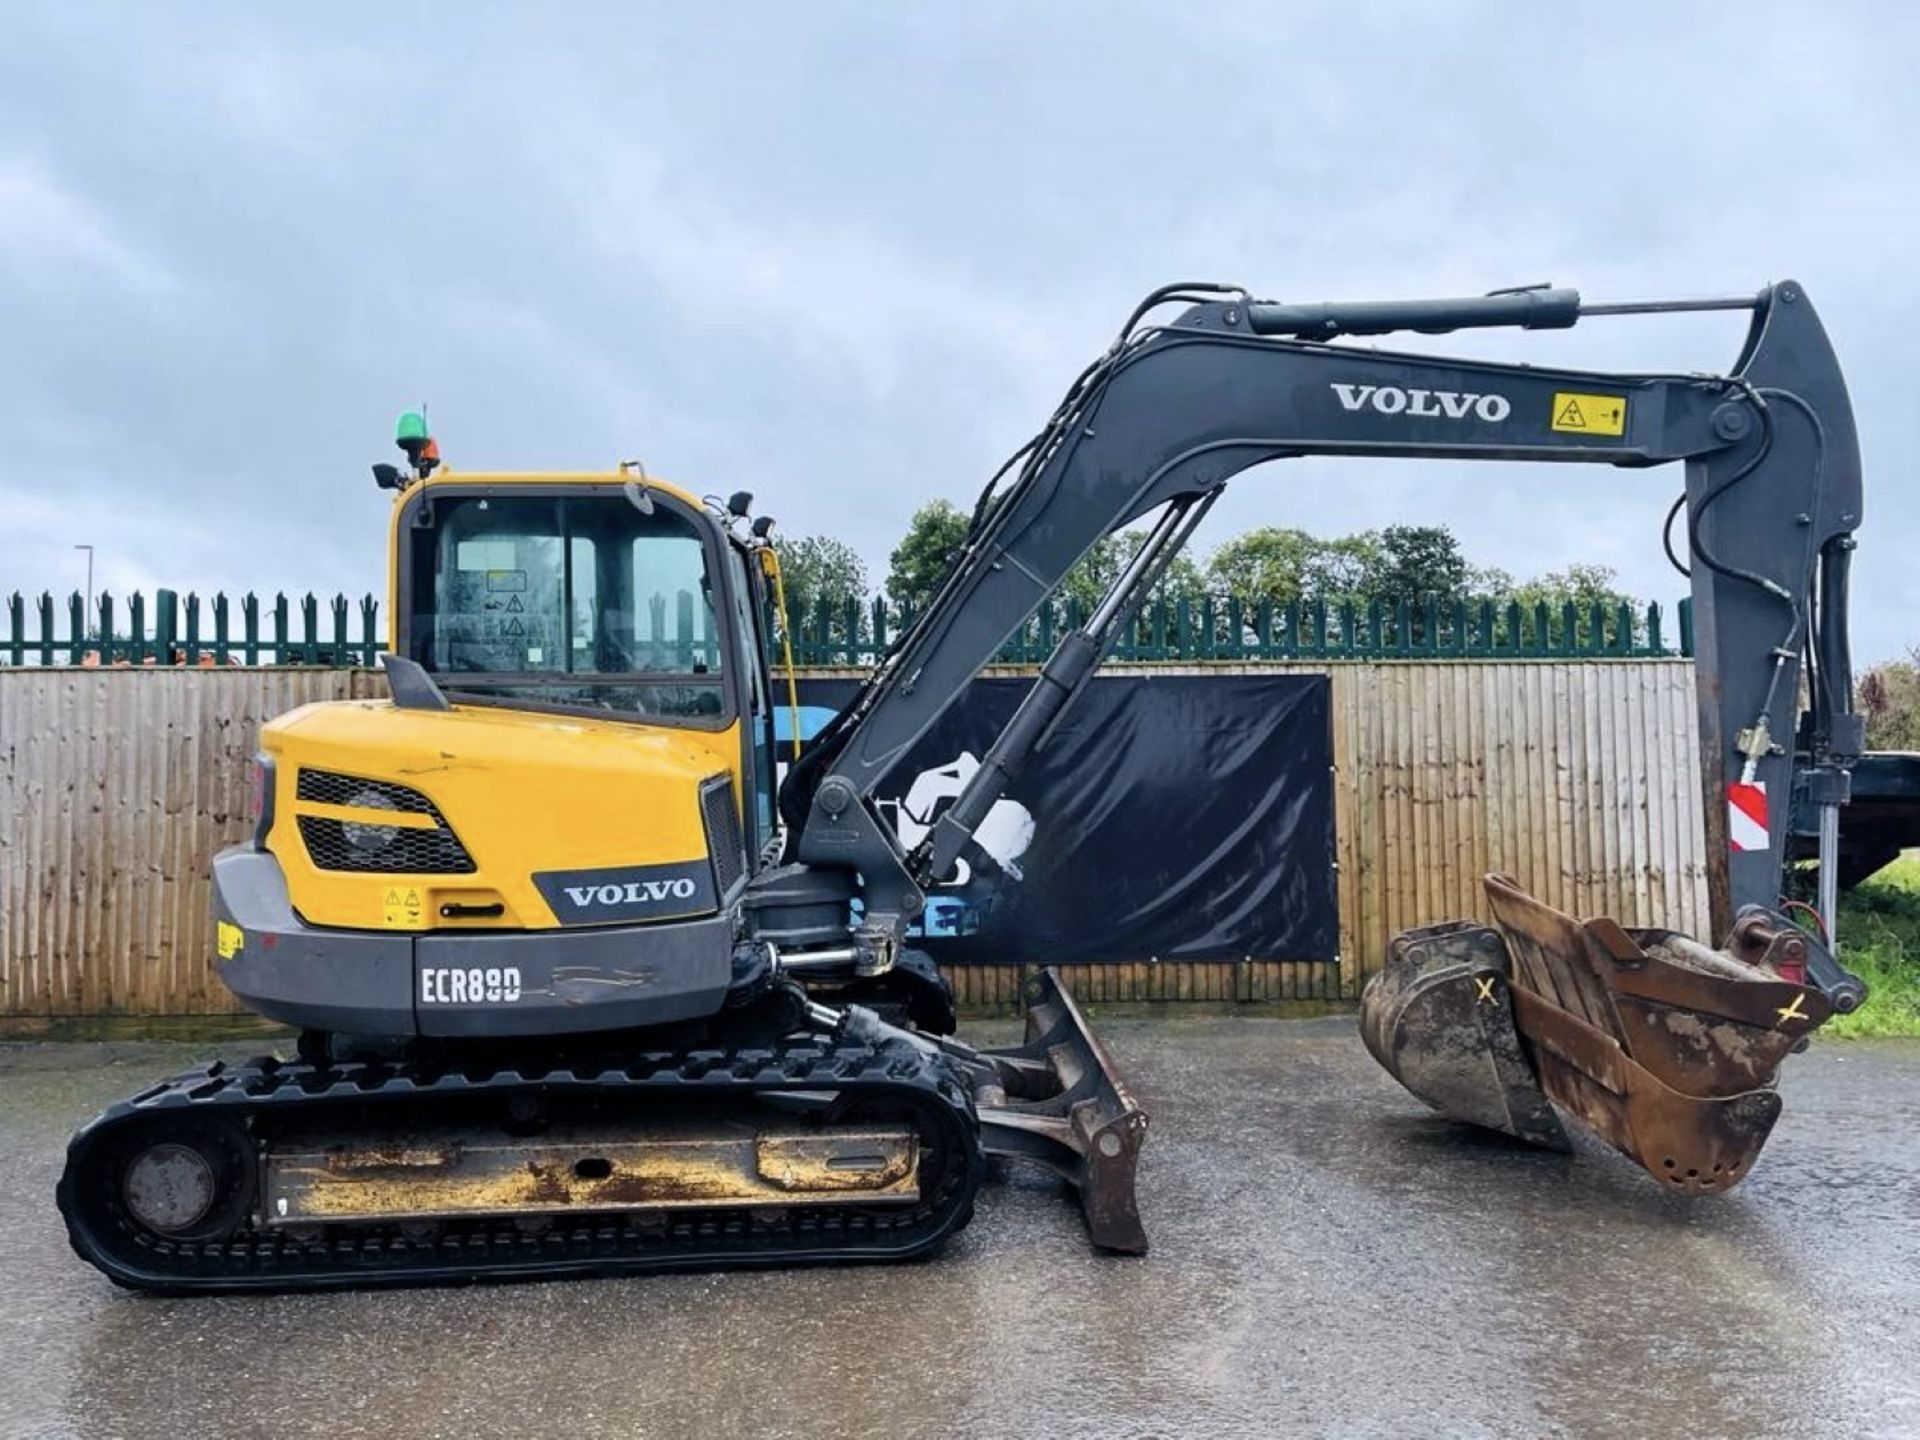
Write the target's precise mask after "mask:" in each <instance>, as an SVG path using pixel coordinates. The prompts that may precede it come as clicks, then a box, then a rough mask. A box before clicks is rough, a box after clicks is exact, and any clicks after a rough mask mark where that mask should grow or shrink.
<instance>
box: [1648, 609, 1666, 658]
mask: <svg viewBox="0 0 1920 1440" xmlns="http://www.w3.org/2000/svg"><path fill="white" fill-rule="evenodd" d="M1647 653H1648V654H1649V655H1664V654H1666V653H1667V647H1666V645H1665V644H1663V643H1662V642H1661V639H1660V605H1659V602H1657V601H1655V602H1652V603H1650V604H1648V606H1647Z"/></svg>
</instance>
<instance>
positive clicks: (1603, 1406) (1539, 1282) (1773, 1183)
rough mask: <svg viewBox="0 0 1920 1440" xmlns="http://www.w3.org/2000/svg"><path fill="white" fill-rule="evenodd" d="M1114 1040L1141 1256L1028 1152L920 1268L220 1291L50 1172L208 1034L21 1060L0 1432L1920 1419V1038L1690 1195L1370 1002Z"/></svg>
mask: <svg viewBox="0 0 1920 1440" xmlns="http://www.w3.org/2000/svg"><path fill="white" fill-rule="evenodd" d="M1098 1024H1099V1028H1100V1029H1101V1031H1102V1033H1103V1034H1105V1035H1106V1036H1107V1037H1108V1039H1109V1043H1110V1045H1111V1048H1112V1049H1113V1051H1114V1053H1115V1055H1116V1057H1117V1059H1118V1061H1119V1063H1120V1064H1121V1065H1122V1067H1123V1068H1124V1069H1125V1070H1126V1071H1127V1073H1128V1074H1129V1076H1130V1078H1131V1079H1132V1080H1133V1082H1134V1087H1135V1089H1136V1090H1137V1091H1138V1092H1139V1093H1140V1095H1141V1097H1142V1099H1143V1101H1144V1103H1145V1104H1146V1105H1147V1106H1148V1108H1149V1109H1150V1110H1151V1111H1152V1113H1153V1116H1154V1129H1153V1133H1152V1135H1151V1137H1150V1139H1149V1141H1148V1145H1147V1150H1146V1152H1145V1155H1144V1156H1143V1158H1142V1162H1141V1177H1140V1185H1141V1208H1142V1210H1143V1212H1144V1214H1145V1217H1146V1222H1147V1228H1148V1231H1149V1233H1150V1234H1151V1236H1152V1239H1153V1245H1154V1250H1153V1253H1152V1254H1151V1255H1150V1256H1148V1257H1146V1258H1145V1259H1139V1260H1128V1259H1116V1258H1109V1257H1102V1256H1099V1255H1095V1254H1093V1253H1091V1252H1090V1251H1089V1249H1088V1247H1087V1245H1086V1243H1085V1240H1084V1238H1083V1235H1082V1233H1081V1230H1080V1222H1079V1215H1078V1212H1077V1211H1076V1210H1075V1209H1074V1208H1073V1207H1072V1205H1071V1204H1070V1203H1069V1202H1068V1201H1067V1200H1066V1199H1064V1198H1062V1194H1061V1192H1060V1191H1059V1190H1058V1189H1057V1188H1056V1187H1055V1186H1054V1184H1053V1183H1052V1182H1050V1181H1048V1180H1046V1179H1045V1178H1043V1177H1039V1176H1035V1177H1032V1178H1028V1177H1026V1176H1024V1175H1016V1176H1014V1177H1012V1178H1011V1179H1010V1180H1009V1181H1008V1182H1007V1183H1004V1184H1001V1185H999V1186H996V1187H995V1188H993V1189H992V1190H990V1191H989V1192H988V1193H987V1194H986V1195H985V1197H984V1200H983V1203H982V1205H981V1207H980V1211H979V1214H978V1215H977V1217H976V1218H975V1220H974V1223H973V1225H972V1226H971V1228H969V1229H968V1230H967V1231H966V1232H964V1233H963V1234H962V1235H961V1236H960V1237H959V1238H958V1240H957V1241H956V1242H955V1243H954V1244H952V1245H951V1246H950V1247H949V1248H948V1249H947V1251H946V1252H945V1253H944V1254H943V1255H942V1256H941V1257H940V1258H939V1259H937V1260H933V1261H931V1262H927V1263H923V1264H917V1265H908V1266H901V1267H884V1268H851V1269H840V1270H796V1271H785V1272H776V1273H771V1274H734V1275H726V1274H710V1275H681V1276H669V1277H656V1278H645V1279H634V1280H614V1281H606V1280H600V1281H580V1282H570V1283H561V1284H540V1285H509V1286H487V1287H473V1288H466V1289H456V1290H429V1291H387V1292H381V1293H374V1294H357V1295H353V1294H349V1295H326V1296H306V1297H302V1296H280V1297H264V1298H261V1297H244V1298H230V1299H207V1300H154V1299H148V1298H143V1297H140V1296H136V1295H131V1294H127V1293H123V1292H121V1291H118V1290H116V1289H115V1288H114V1287H113V1286H112V1285H111V1284H110V1283H109V1282H108V1281H107V1280H105V1279H104V1278H103V1277H101V1276H100V1275H98V1274H96V1273H95V1272H94V1271H92V1270H90V1269H88V1268H87V1267H85V1266H84V1265H82V1264H81V1262H80V1261H78V1260H77V1259H75V1258H74V1257H73V1255H72V1254H71V1252H70V1251H69V1250H68V1249H67V1246H66V1239H65V1235H64V1232H63V1230H62V1229H61V1226H60V1223H59V1220H58V1217H57V1216H56V1214H55V1212H54V1209H53V1198H52V1197H53V1186H54V1180H55V1176H56V1173H57V1169H58V1166H59V1164H60V1160H61V1154H62V1150H63V1147H64V1144H65V1140H66V1136H67V1134H68V1132H69V1130H70V1129H71V1128H72V1127H73V1126H74V1125H75V1124H77V1123H78V1122H80V1121H81V1120H84V1119H85V1118H87V1116H89V1115H90V1114H91V1113H92V1112H93V1111H94V1110H95V1109H97V1108H98V1107H99V1106H100V1105H102V1104H103V1103H104V1102H106V1101H108V1100H109V1099H112V1098H115V1097H117V1096H119V1095H122V1094H125V1093H128V1092H130V1091H132V1090H135V1089H137V1088H139V1087H140V1086H142V1085H144V1084H145V1083H146V1082H147V1081H148V1080H150V1079H153V1078H157V1077H159V1076H160V1075H162V1074H165V1073H168V1072H170V1071H172V1070H174V1069H177V1068H180V1067H181V1066H182V1065H184V1064H186V1063H188V1062H189V1061H191V1060H195V1059H200V1058H205V1057H204V1055H202V1054H196V1053H195V1052H194V1051H193V1050H192V1049H190V1048H187V1047H177V1046H162V1045H140V1046H132V1045H119V1046H111V1047H108V1046H98V1045H64V1046H62V1045H10V1046H0V1175H4V1176H5V1179H4V1182H0V1435H5V1436H9V1437H11V1436H34V1437H42V1436H45V1437H62V1436H85V1437H108V1436H115V1437H117V1436H129V1437H131V1436H166V1437H197V1436H255V1435H260V1436H266V1435H272V1436H304V1435H325V1436H328V1437H349V1436H360V1435H367V1436H374V1435H379V1436H396V1437H398V1436H414V1435H423V1436H460V1437H479V1436H494V1435H500V1436H543V1435H556V1436H558V1435H564V1436H569V1437H593V1436H667V1437H674V1436H703V1437H704V1436H713V1437H729V1440H731V1437H761V1436H769V1437H770V1436H815V1435H818V1436H849V1437H852V1436H923V1435H925V1436H933V1435H960V1436H1023V1437H1024V1436H1033V1437H1042V1436H1056V1435H1059V1436H1067V1435H1073V1436H1080V1435H1085V1436H1184V1435H1202V1436H1234V1435H1259V1436H1268V1435H1328V1436H1421V1437H1426V1436H1509V1435H1511V1436H1555V1435H1568V1436H1620V1437H1635V1440H1638V1437H1651V1436H1668V1435H1671V1436H1686V1437H1689V1440H1696V1437H1713V1436H1802V1435H1820V1436H1826V1435H1833V1436H1842V1435H1844V1436H1860V1435H1873V1436H1905V1435H1920V1043H1909V1042H1852V1043H1840V1042H1830V1043H1826V1044H1819V1045H1816V1047H1815V1048H1814V1050H1813V1051H1812V1052H1811V1053H1809V1054H1807V1055H1803V1056H1798V1057H1795V1058H1794V1059H1793V1060H1791V1061H1790V1062H1789V1063H1788V1065H1787V1067H1786V1069H1785V1071H1784V1080H1783V1090H1784V1094H1785V1099H1786V1114H1785V1116H1784V1118H1783V1119H1782V1120H1781V1122H1780V1125H1779V1127H1778V1129H1777V1130H1776V1131H1775V1132H1774V1136H1773V1138H1772V1140H1771V1141H1770V1143H1769V1145H1768V1148H1767V1151H1766V1153H1765V1154H1764V1155H1763V1156H1762V1158H1761V1160H1760V1162H1759V1164H1758V1165H1757V1166H1756V1168H1755V1170H1754V1173H1753V1176H1752V1178H1751V1179H1750V1180H1748V1181H1747V1182H1746V1183H1744V1184H1743V1185H1741V1186H1740V1187H1739V1188H1738V1189H1736V1190H1735V1191H1734V1192H1732V1193H1731V1194H1729V1195H1724V1196H1718V1197H1714V1198H1711V1199H1706V1200H1697V1201H1687V1200H1683V1199H1681V1198H1679V1197H1676V1196H1673V1195H1669V1194H1665V1193H1663V1192H1662V1191H1661V1190H1660V1189H1659V1188H1657V1187H1656V1185H1655V1184H1654V1183H1653V1182H1652V1181H1651V1180H1649V1179H1647V1178H1646V1177H1645V1176H1643V1175H1642V1174H1641V1173H1640V1172H1639V1171H1638V1170H1637V1169H1635V1168H1634V1167H1632V1166H1630V1165H1628V1164H1627V1163H1626V1162H1625V1161H1622V1160H1619V1159H1617V1158H1616V1157H1614V1156H1613V1155H1612V1154H1611V1152H1608V1151H1605V1150H1602V1149H1600V1148H1598V1147H1587V1148H1584V1149H1583V1150H1582V1151H1581V1153H1579V1154H1576V1155H1574V1156H1571V1157H1568V1156H1558V1155H1547V1154H1541V1153H1536V1152H1532V1151H1528V1150H1526V1149H1523V1148H1521V1147H1518V1146H1516V1145H1512V1144H1509V1143H1506V1142H1504V1141H1501V1140H1500V1139H1499V1138H1498V1137H1488V1136H1483V1135H1481V1134H1480V1133H1478V1132H1474V1131H1471V1130H1467V1129H1464V1128H1461V1127H1458V1126H1455V1125H1453V1124H1450V1123H1449V1122H1446V1121H1444V1120H1441V1119H1439V1118H1437V1117H1435V1116H1433V1115H1431V1114H1430V1113H1429V1112H1427V1111H1425V1110H1424V1109H1423V1107H1421V1106H1420V1104H1419V1103H1418V1102H1417V1101H1415V1100H1413V1099H1412V1098H1411V1097H1409V1096H1407V1095H1406V1094H1405V1093H1404V1092H1402V1091H1401V1090H1400V1089H1399V1088H1398V1087H1397V1086H1396V1085H1395V1084H1394V1082H1393V1081H1392V1080H1390V1079H1389V1078H1388V1077H1387V1076H1386V1075H1385V1074H1384V1073H1382V1072H1380V1071H1378V1070H1377V1069H1376V1068H1375V1067H1374V1064H1373V1062H1372V1061H1371V1060H1370V1059H1369V1058H1368V1057H1367V1055H1366V1053H1365V1051H1364V1050H1363V1049H1362V1048H1361V1046H1360V1043H1359V1041H1358V1039H1357V1037H1356V1036H1355V1034H1354V1026H1353V1022H1352V1021H1351V1019H1348V1018H1343V1017H1336V1018H1331V1019H1324V1020H1277V1019H1269V1018H1246V1017H1224V1016H1222V1017H1181V1018H1178V1019H1174V1020H1166V1019H1159V1018H1154V1019H1148V1018H1140V1017H1131V1016H1128V1017H1100V1018H1099V1019H1098ZM970 1034H971V1035H973V1036H977V1037H978V1038H981V1039H983V1040H999V1039H1002V1038H1011V1031H1010V1030H1009V1029H1008V1027H1004V1026H1001V1027H990V1026H974V1027H970ZM253 1048H255V1049H257V1048H258V1047H257V1046H256V1047H253ZM231 1053H233V1054H234V1055H235V1056H236V1057H237V1056H239V1055H241V1054H244V1053H246V1052H245V1051H244V1050H241V1051H233V1052H231Z"/></svg>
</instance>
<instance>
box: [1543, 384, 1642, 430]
mask: <svg viewBox="0 0 1920 1440" xmlns="http://www.w3.org/2000/svg"><path fill="white" fill-rule="evenodd" d="M1553 428H1554V429H1556V430H1564V431H1567V432H1568V433H1570V434H1574V435H1624V434H1626V433H1627V397H1626V396H1624V395H1580V394H1577V393H1575V392H1573V391H1571V390H1562V391H1559V392H1558V393H1557V394H1555V396H1554V397H1553Z"/></svg>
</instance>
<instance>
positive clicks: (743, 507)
mask: <svg viewBox="0 0 1920 1440" xmlns="http://www.w3.org/2000/svg"><path fill="white" fill-rule="evenodd" d="M752 508H753V494H752V492H751V491H747V490H736V491H734V492H733V494H731V495H729V496H728V497H727V513H728V514H729V515H731V516H733V517H734V518H735V519H737V520H739V519H745V518H746V514H747V512H748V511H749V510H751V509H752Z"/></svg>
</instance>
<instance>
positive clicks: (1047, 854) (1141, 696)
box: [783, 675, 1339, 964]
mask: <svg viewBox="0 0 1920 1440" xmlns="http://www.w3.org/2000/svg"><path fill="white" fill-rule="evenodd" d="M1030 684H1031V682H1030V681H1028V680H1021V679H983V680H976V681H974V682H973V683H972V685H970V686H969V687H968V689H967V693H966V694H965V695H964V696H962V697H961V699H960V700H959V701H958V702H957V703H956V704H955V705H954V706H953V708H952V709H951V710H949V711H948V712H947V713H946V714H945V715H944V716H942V717H941V719H940V721H939V722H938V723H937V724H936V725H935V726H934V727H933V729H932V730H930V731H929V732H928V733H927V734H926V735H925V736H924V737H923V738H922V739H921V741H920V742H919V744H917V745H916V746H915V747H914V748H913V750H912V751H911V752H910V753H909V754H908V756H907V757H906V759H905V760H904V761H903V762H902V763H901V764H900V765H898V766H897V767H895V769H894V770H893V772H892V773H891V774H889V776H888V777H887V779H886V781H885V782H884V783H882V785H881V786H880V787H879V790H878V792H877V797H876V798H877V799H878V802H879V805H880V809H881V812H882V814H884V815H885V816H886V817H887V818H888V819H889V820H890V821H892V823H893V825H894V828H895V831H896V832H897V833H898V834H899V835H900V837H901V840H902V841H903V842H904V843H905V844H906V845H908V846H909V847H910V846H912V845H914V844H915V843H917V842H918V841H919V840H920V838H921V837H922V836H923V835H924V834H925V833H926V832H927V830H928V829H929V828H930V827H931V826H932V825H933V823H934V822H935V821H936V820H937V819H938V818H939V816H940V814H941V812H942V811H943V810H944V809H945V808H946V806H947V805H949V804H951V803H952V801H953V799H954V797H955V796H956V795H958V794H959V792H960V788H961V786H962V785H964V784H965V783H966V780H967V778H968V777H969V776H971V775H972V774H973V772H974V771H975V770H976V769H977V768H978V766H979V759H980V757H981V756H982V755H984V754H985V753H986V751H987V747H988V746H989V745H991V744H992V743H993V738H994V736H995V735H997V734H998V733H999V731H1000V730H1001V728H1002V727H1003V726H1004V725H1005V724H1006V722H1007V720H1008V719H1009V718H1010V717H1011V716H1012V714H1013V711H1014V707H1015V706H1017V705H1018V704H1019V702H1020V698H1021V696H1023V695H1024V694H1025V693H1026V691H1027V689H1028V687H1029V685H1030ZM853 690H854V685H853V682H851V681H846V680H826V679H814V680H805V679H803V680H802V681H801V682H800V695H801V700H802V703H803V705H804V706H805V710H804V712H803V728H804V730H805V732H806V733H807V734H809V735H810V734H812V733H813V732H814V731H815V730H817V729H818V728H819V726H820V725H821V724H823V723H825V721H826V719H827V718H828V717H829V716H830V715H832V713H833V712H834V710H836V709H837V708H838V707H839V706H840V705H841V704H843V703H844V702H845V701H846V700H847V699H848V698H849V697H850V696H851V695H852V693H853ZM783 728H784V726H783ZM1332 763H1333V756H1332V738H1331V731H1330V721H1329V685H1328V681H1327V678H1326V677H1325V676H1321V675H1219V676H1212V675H1167V676H1157V675H1155V676H1131V675H1128V676H1108V677H1101V678H1098V679H1096V680H1094V681H1093V683H1092V684H1091V685H1090V686H1089V687H1088V689H1087V693H1086V694H1085V695H1084V696H1083V697H1082V698H1081V699H1080V700H1079V701H1078V702H1077V703H1076V704H1075V705H1074V707H1073V708H1072V709H1071V710H1070V711H1069V712H1068V715H1067V718H1066V720H1065V721H1064V722H1063V723H1062V725H1061V726H1060V728H1059V729H1058V730H1056V731H1055V732H1054V735H1053V738H1052V739H1051V740H1050V741H1049V742H1048V744H1047V745H1046V747H1045V748H1043V749H1042V750H1041V751H1040V752H1039V753H1038V754H1037V755H1035V756H1034V758H1033V760H1032V761H1031V762H1030V763H1029V765H1028V767H1027V769H1026V771H1025V772H1024V773H1023V774H1022V775H1021V776H1020V777H1019V778H1018V779H1017V780H1016V781H1015V782H1014V785H1013V788H1012V789H1011V790H1010V791H1009V792H1008V794H1007V795H1006V796H1005V798H1004V799H1002V800H1001V801H1000V803H999V804H997V805H996V806H995V807H994V809H993V811H992V812H991V813H990V814H989V815H988V817H987V819H986V821H985V822H984V823H983V824H982V825H981V826H980V828H979V830H978V831H977V832H976V834H975V836H974V841H973V843H972V844H970V845H969V846H968V847H967V851H966V853H965V855H964V857H963V859H964V863H963V866H962V868H961V870H960V872H959V873H958V874H957V875H956V876H955V878H954V881H953V883H951V884H948V885H942V886H939V887H936V888H935V889H934V890H932V891H931V892H930V893H929V895H928V904H927V913H926V915H925V917H924V918H923V921H922V924H921V926H920V927H918V929H919V932H920V935H921V939H920V940H919V941H917V942H916V943H919V944H921V945H923V946H924V948H925V949H926V950H927V951H928V952H929V953H930V954H932V955H933V957H934V958H935V959H936V960H939V961H941V962H943V963H948V964H1021V963H1025V964H1072V963H1084V962H1090V961H1091V962H1098V961H1115V962H1122V961H1138V960H1147V959H1151V958H1155V957H1157V958H1159V959H1161V960H1228V959H1240V958H1243V957H1249V956H1250V957H1252V958H1254V959H1256V960H1332V959H1334V958H1336V954H1337V951H1338V943H1339V939H1338V937H1339V910H1338V903H1337V900H1336V898H1335V893H1334V867H1333V774H1332Z"/></svg>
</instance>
